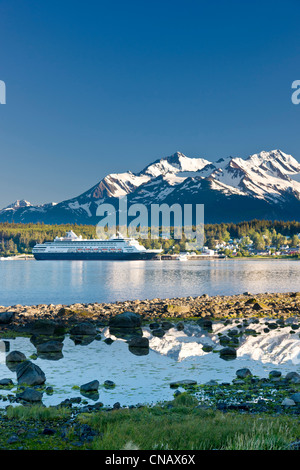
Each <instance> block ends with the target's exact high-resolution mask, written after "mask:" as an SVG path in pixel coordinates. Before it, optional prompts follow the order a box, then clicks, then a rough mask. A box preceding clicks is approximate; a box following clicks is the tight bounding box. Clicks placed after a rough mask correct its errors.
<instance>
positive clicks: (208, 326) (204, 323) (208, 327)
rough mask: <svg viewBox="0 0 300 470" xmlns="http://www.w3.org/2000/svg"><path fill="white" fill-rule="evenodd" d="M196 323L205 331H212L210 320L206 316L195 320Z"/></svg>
mask: <svg viewBox="0 0 300 470" xmlns="http://www.w3.org/2000/svg"><path fill="white" fill-rule="evenodd" d="M197 324H198V325H199V326H200V327H201V328H202V329H203V330H207V331H212V325H213V322H212V320H207V319H206V318H201V319H200V320H198V321H197Z"/></svg>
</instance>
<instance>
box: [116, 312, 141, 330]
mask: <svg viewBox="0 0 300 470" xmlns="http://www.w3.org/2000/svg"><path fill="white" fill-rule="evenodd" d="M141 324H142V317H141V315H139V314H138V313H134V312H123V313H119V314H118V315H115V316H114V317H112V318H110V319H109V326H112V327H115V328H137V327H139V326H141Z"/></svg>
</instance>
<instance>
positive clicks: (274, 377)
mask: <svg viewBox="0 0 300 470" xmlns="http://www.w3.org/2000/svg"><path fill="white" fill-rule="evenodd" d="M280 377H281V372H280V371H279V370H271V372H270V373H269V379H271V380H279V379H280Z"/></svg>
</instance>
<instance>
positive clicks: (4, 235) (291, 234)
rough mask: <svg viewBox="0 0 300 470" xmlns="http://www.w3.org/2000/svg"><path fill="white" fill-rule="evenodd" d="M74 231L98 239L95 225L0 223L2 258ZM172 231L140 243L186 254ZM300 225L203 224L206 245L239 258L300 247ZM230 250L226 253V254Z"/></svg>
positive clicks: (27, 251) (263, 222) (267, 222)
mask: <svg viewBox="0 0 300 470" xmlns="http://www.w3.org/2000/svg"><path fill="white" fill-rule="evenodd" d="M69 230H73V231H74V232H75V233H76V234H77V235H82V237H83V238H87V239H90V238H97V234H96V226H94V225H78V224H63V225H60V224H53V225H45V224H43V223H30V224H22V223H9V222H5V223H1V224H0V256H12V255H18V254H31V252H32V248H33V247H34V245H35V244H36V243H44V242H45V241H52V240H53V239H54V238H55V237H56V236H59V237H61V236H65V234H66V232H67V231H69ZM172 233H173V230H172V228H171V229H170V234H171V236H170V238H169V239H166V238H165V237H161V238H158V239H151V237H150V229H149V238H148V239H141V240H140V242H141V243H142V244H143V245H144V246H145V247H146V248H147V249H156V248H162V249H163V253H165V254H171V253H172V254H176V253H179V252H182V251H185V239H184V236H183V237H182V240H180V241H179V240H174V239H172ZM299 237H300V222H296V221H290V222H285V221H270V220H252V221H250V222H240V223H221V224H205V225H204V245H207V246H208V248H211V249H214V248H215V247H216V245H217V246H219V252H222V251H223V252H224V253H225V254H226V255H228V256H230V249H229V250H228V248H226V247H227V246H230V244H231V245H232V246H233V245H234V246H235V248H236V250H235V251H236V254H237V255H238V256H247V255H249V250H250V248H251V249H255V250H264V249H265V248H266V247H270V248H272V249H273V251H276V250H278V249H279V248H280V247H281V246H283V245H285V246H288V247H290V248H295V249H296V251H297V250H298V251H299V248H300V239H299ZM226 250H227V251H226Z"/></svg>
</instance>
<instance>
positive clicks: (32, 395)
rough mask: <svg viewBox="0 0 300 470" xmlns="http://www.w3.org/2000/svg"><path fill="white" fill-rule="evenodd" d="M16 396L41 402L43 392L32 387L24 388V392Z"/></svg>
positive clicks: (29, 400)
mask: <svg viewBox="0 0 300 470" xmlns="http://www.w3.org/2000/svg"><path fill="white" fill-rule="evenodd" d="M17 398H18V399H20V400H23V401H28V402H31V403H36V402H41V401H42V398H43V394H42V393H41V392H39V391H38V390H35V389H34V388H26V389H25V390H24V392H22V393H19V394H17Z"/></svg>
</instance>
